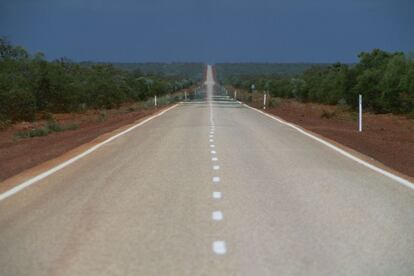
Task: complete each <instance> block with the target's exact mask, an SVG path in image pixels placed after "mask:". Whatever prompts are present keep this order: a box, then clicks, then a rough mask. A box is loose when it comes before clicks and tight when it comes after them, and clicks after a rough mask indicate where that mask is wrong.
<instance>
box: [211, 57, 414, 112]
mask: <svg viewBox="0 0 414 276" xmlns="http://www.w3.org/2000/svg"><path fill="white" fill-rule="evenodd" d="M358 57H359V62H358V63H357V64H351V65H349V64H343V63H335V64H332V65H326V64H320V65H314V66H311V67H310V68H308V69H305V70H303V69H304V68H303V65H298V67H297V68H296V72H294V71H295V70H294V69H292V66H293V65H290V67H288V68H290V69H289V70H286V69H283V66H282V65H280V64H279V65H275V68H276V69H275V70H273V71H271V70H267V71H266V72H265V73H260V74H257V73H256V72H257V71H260V70H257V68H256V67H257V65H254V64H252V65H250V67H251V68H250V71H249V70H247V69H246V67H247V68H248V67H249V65H246V64H243V65H240V66H241V67H244V68H243V70H237V69H236V70H235V72H239V74H234V73H233V74H232V72H230V71H228V68H229V65H226V64H218V65H217V66H216V70H217V75H218V76H219V77H220V81H221V82H222V83H224V84H225V85H232V86H233V87H235V88H241V89H245V90H250V89H251V85H252V84H255V86H256V90H257V91H261V92H263V91H267V92H268V93H270V95H271V96H274V97H281V98H294V99H297V100H299V101H301V102H316V103H322V104H339V105H342V106H349V107H350V108H353V109H354V108H357V101H358V94H362V95H363V98H364V106H365V108H366V110H368V111H371V112H375V113H395V114H409V116H410V117H413V118H414V61H413V58H412V57H409V56H407V55H406V54H404V53H402V52H395V53H389V52H385V51H382V50H379V49H375V50H373V51H372V52H362V53H360V54H359V55H358ZM269 66H270V65H269ZM286 66H287V65H286ZM232 67H233V68H234V67H237V66H236V65H232ZM277 68H279V69H280V71H277ZM287 71H290V72H294V73H288V72H287ZM240 72H244V73H240Z"/></svg>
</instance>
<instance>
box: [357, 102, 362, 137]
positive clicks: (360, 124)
mask: <svg viewBox="0 0 414 276" xmlns="http://www.w3.org/2000/svg"><path fill="white" fill-rule="evenodd" d="M358 119H359V120H358V131H359V132H362V95H361V94H359V118H358Z"/></svg>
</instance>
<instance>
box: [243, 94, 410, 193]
mask: <svg viewBox="0 0 414 276" xmlns="http://www.w3.org/2000/svg"><path fill="white" fill-rule="evenodd" d="M239 103H240V104H242V105H244V106H245V107H247V108H250V109H252V110H255V111H257V112H259V113H261V114H263V115H265V116H267V117H269V118H271V119H273V120H275V121H277V122H279V123H281V124H283V125H286V126H289V127H291V128H293V129H295V130H297V131H299V132H300V133H302V134H304V135H306V136H308V137H310V138H312V139H314V140H316V141H318V142H319V143H321V144H324V145H325V146H327V147H329V148H331V149H333V150H335V151H336V152H338V153H340V154H342V155H344V156H346V157H348V158H349V159H351V160H353V161H355V162H357V163H359V164H361V165H363V166H365V167H367V168H369V169H371V170H373V171H376V172H378V173H380V174H382V175H384V176H386V177H388V178H391V179H392V180H394V181H397V182H398V183H400V184H401V185H404V186H406V187H408V188H410V189H413V190H414V183H412V182H411V181H409V180H407V179H404V178H402V177H399V176H397V175H395V174H393V173H390V172H387V171H385V170H383V169H380V168H378V167H377V166H374V165H372V164H370V163H368V162H366V161H364V160H362V159H359V158H358V157H356V156H354V155H352V154H350V153H349V152H346V151H344V150H343V149H340V148H338V147H337V146H334V145H332V144H331V143H329V142H327V141H325V140H323V139H321V138H318V137H316V136H315V135H312V134H310V133H308V132H307V131H305V130H303V129H301V128H300V127H298V126H296V125H294V124H292V123H288V122H286V121H284V120H282V119H280V118H278V117H276V116H274V115H271V114H269V113H266V112H263V111H261V110H258V109H256V108H254V107H251V106H249V105H247V104H244V103H241V102H239Z"/></svg>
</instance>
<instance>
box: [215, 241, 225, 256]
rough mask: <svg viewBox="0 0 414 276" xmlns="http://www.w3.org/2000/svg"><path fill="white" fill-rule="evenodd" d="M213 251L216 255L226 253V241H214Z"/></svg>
mask: <svg viewBox="0 0 414 276" xmlns="http://www.w3.org/2000/svg"><path fill="white" fill-rule="evenodd" d="M213 251H214V253H216V254H217V255H224V254H226V251H227V249H226V243H225V242H224V241H215V242H213Z"/></svg>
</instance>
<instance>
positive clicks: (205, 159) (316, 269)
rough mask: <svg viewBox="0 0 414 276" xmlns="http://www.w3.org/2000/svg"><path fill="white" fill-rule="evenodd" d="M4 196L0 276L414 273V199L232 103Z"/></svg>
mask: <svg viewBox="0 0 414 276" xmlns="http://www.w3.org/2000/svg"><path fill="white" fill-rule="evenodd" d="M208 73H209V74H208V80H207V88H208V89H207V90H208V100H207V101H204V102H200V101H197V102H193V103H185V104H181V105H179V106H178V107H176V108H174V109H172V110H170V111H168V112H167V113H165V114H164V115H162V116H160V117H158V118H156V119H154V120H151V121H149V122H147V123H146V124H144V125H142V126H140V127H138V128H136V129H134V130H133V131H131V132H128V133H127V134H125V135H123V136H121V137H119V138H117V139H116V140H114V141H112V142H110V143H108V144H106V145H104V146H103V147H101V148H99V149H98V150H96V151H95V152H93V153H91V154H89V155H87V156H85V157H84V158H82V159H80V160H78V161H77V162H75V163H73V164H71V165H69V166H67V167H65V168H64V169H62V170H60V171H58V172H56V173H54V174H52V175H50V176H48V177H46V178H45V179H43V180H41V181H39V182H37V183H36V184H35V185H32V186H30V187H28V188H26V189H24V190H22V191H20V192H19V193H16V194H15V195H13V196H10V197H8V198H6V199H4V200H2V201H0V275H414V191H413V190H411V189H409V188H407V187H405V186H402V185H400V184H399V183H397V182H396V181H394V180H392V179H390V178H387V177H385V176H383V175H381V174H379V173H377V172H374V171H372V170H370V169H368V168H366V167H364V166H361V165H360V164H358V163H356V162H355V161H352V160H350V159H349V158H346V157H345V156H343V155H341V154H339V153H338V152H336V151H334V150H332V149H330V148H328V147H326V146H325V145H322V144H320V143H318V142H317V141H315V140H312V139H310V138H309V137H306V136H305V135H303V134H301V133H299V132H298V131H296V130H294V129H292V128H289V127H288V126H286V125H283V124H280V123H278V122H276V121H275V120H272V119H270V118H268V117H265V116H264V115H262V114H260V113H258V112H256V111H254V110H251V109H249V108H246V107H244V106H242V105H240V104H238V103H237V102H233V101H229V100H227V99H226V98H225V97H216V96H213V95H212V87H213V80H212V78H211V70H209V71H208Z"/></svg>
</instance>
